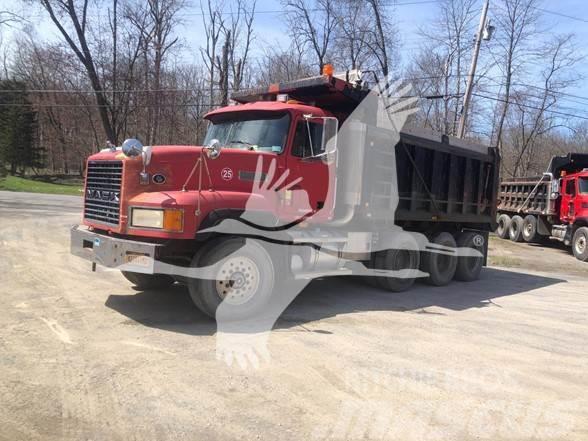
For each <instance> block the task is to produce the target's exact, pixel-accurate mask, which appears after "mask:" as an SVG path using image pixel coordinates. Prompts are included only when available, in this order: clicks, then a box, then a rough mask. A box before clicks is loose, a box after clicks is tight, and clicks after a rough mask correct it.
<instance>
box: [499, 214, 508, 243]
mask: <svg viewBox="0 0 588 441" xmlns="http://www.w3.org/2000/svg"><path fill="white" fill-rule="evenodd" d="M510 222H511V219H510V216H509V215H508V214H501V215H499V216H498V219H497V223H498V227H497V228H496V235H497V236H498V237H500V238H501V239H508V232H509V228H510Z"/></svg>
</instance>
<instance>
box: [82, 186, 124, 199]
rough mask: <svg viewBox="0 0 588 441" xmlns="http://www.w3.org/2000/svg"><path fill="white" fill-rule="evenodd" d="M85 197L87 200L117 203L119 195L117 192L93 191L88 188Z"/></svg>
mask: <svg viewBox="0 0 588 441" xmlns="http://www.w3.org/2000/svg"><path fill="white" fill-rule="evenodd" d="M86 197H87V198H88V199H96V200H100V201H110V202H118V201H119V197H120V193H119V192H118V191H109V190H95V189H93V188H88V189H87V190H86Z"/></svg>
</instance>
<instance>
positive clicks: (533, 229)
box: [496, 153, 588, 262]
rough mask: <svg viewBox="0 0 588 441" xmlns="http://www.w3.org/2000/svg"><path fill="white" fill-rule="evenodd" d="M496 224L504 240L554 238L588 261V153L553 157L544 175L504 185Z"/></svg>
mask: <svg viewBox="0 0 588 441" xmlns="http://www.w3.org/2000/svg"><path fill="white" fill-rule="evenodd" d="M497 223H498V227H497V230H496V233H497V234H498V236H500V237H501V238H503V239H506V238H509V239H510V240H513V241H515V242H523V241H525V242H538V241H540V240H542V239H545V238H552V239H554V240H558V241H561V242H563V243H564V244H565V245H567V246H571V247H572V251H573V253H574V256H576V258H577V259H578V260H581V261H582V262H586V261H588V154H583V153H569V154H567V155H565V156H554V157H553V158H552V159H551V162H550V163H549V166H548V168H547V171H546V172H545V173H543V175H542V176H536V177H523V178H516V179H511V180H508V181H503V182H501V184H500V192H499V200H498V221H497Z"/></svg>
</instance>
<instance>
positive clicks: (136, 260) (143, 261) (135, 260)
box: [125, 254, 151, 267]
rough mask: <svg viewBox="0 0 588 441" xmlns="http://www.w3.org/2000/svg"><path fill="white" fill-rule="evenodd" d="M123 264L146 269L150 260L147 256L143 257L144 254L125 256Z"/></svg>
mask: <svg viewBox="0 0 588 441" xmlns="http://www.w3.org/2000/svg"><path fill="white" fill-rule="evenodd" d="M125 263H130V264H133V265H137V266H143V267H148V266H149V265H150V264H151V258H150V257H149V256H145V255H144V254H126V255H125Z"/></svg>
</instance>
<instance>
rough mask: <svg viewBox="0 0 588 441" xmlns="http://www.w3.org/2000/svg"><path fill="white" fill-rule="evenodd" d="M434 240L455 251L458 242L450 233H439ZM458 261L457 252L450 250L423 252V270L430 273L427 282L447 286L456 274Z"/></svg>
mask: <svg viewBox="0 0 588 441" xmlns="http://www.w3.org/2000/svg"><path fill="white" fill-rule="evenodd" d="M432 242H433V243H434V244H436V245H441V246H444V247H446V248H448V249H452V250H453V252H454V253H455V248H456V246H457V243H456V242H455V239H454V237H453V235H451V234H450V233H446V232H443V233H439V234H438V235H437V236H435V237H434V238H433V240H432ZM457 261H458V257H457V254H451V252H450V251H449V250H448V251H447V253H441V252H434V253H433V252H429V251H425V252H423V253H421V270H422V271H423V272H425V273H428V274H429V276H428V277H427V278H426V279H425V282H427V283H428V284H429V285H433V286H445V285H447V284H449V283H450V282H451V280H453V277H454V276H455V271H456V269H457Z"/></svg>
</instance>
